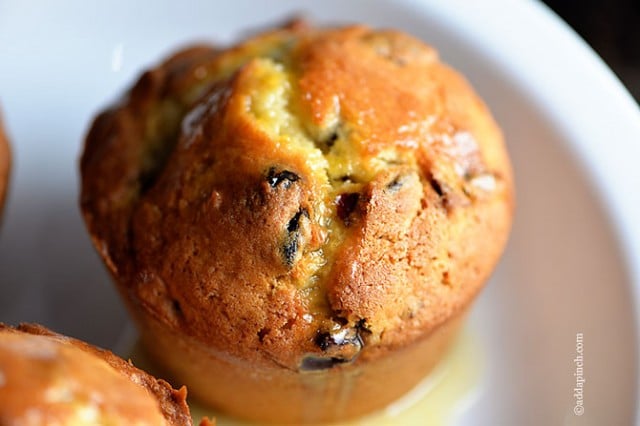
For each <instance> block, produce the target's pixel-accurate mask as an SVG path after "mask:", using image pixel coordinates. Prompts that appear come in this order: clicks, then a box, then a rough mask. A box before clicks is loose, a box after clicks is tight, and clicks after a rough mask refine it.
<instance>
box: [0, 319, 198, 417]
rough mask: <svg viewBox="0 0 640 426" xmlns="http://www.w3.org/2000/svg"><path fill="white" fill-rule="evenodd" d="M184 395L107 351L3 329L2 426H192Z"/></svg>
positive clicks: (40, 331)
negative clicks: (46, 425)
mask: <svg viewBox="0 0 640 426" xmlns="http://www.w3.org/2000/svg"><path fill="white" fill-rule="evenodd" d="M186 393H187V392H186V389H185V388H184V387H183V388H182V389H180V390H174V389H173V388H172V387H171V386H170V385H169V384H168V383H167V382H165V381H164V380H157V379H155V378H153V377H151V376H150V375H148V374H147V373H145V372H144V371H142V370H139V369H137V368H135V367H134V366H133V365H131V364H130V363H128V362H126V361H124V360H123V359H121V358H119V357H117V356H115V355H114V354H113V353H111V352H109V351H106V350H103V349H98V348H96V347H94V346H91V345H89V344H87V343H84V342H81V341H79V340H76V339H72V338H69V337H66V336H62V335H60V334H57V333H54V332H52V331H50V330H48V329H46V328H44V327H42V326H39V325H35V324H22V325H20V326H18V327H17V328H12V327H8V326H6V325H4V324H1V323H0V401H2V404H0V424H1V425H7V426H10V425H45V424H59V425H97V424H100V425H124V424H127V425H140V426H141V425H150V426H151V425H153V426H159V425H167V426H174V425H175V426H178V425H179V426H186V425H192V424H193V423H192V422H191V417H190V415H189V408H188V407H187V404H186V402H185V398H186Z"/></svg>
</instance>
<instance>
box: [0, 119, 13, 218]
mask: <svg viewBox="0 0 640 426" xmlns="http://www.w3.org/2000/svg"><path fill="white" fill-rule="evenodd" d="M10 164H11V152H10V151H9V140H8V139H7V136H6V135H5V133H4V129H3V127H2V119H1V117H0V214H1V213H2V207H3V206H4V201H5V199H6V196H7V187H8V186H9V168H10Z"/></svg>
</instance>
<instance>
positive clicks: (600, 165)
mask: <svg viewBox="0 0 640 426" xmlns="http://www.w3.org/2000/svg"><path fill="white" fill-rule="evenodd" d="M187 3H189V4H187ZM294 12H305V13H307V15H308V16H309V17H311V18H313V19H314V20H316V21H319V22H353V21H359V22H367V23H370V24H373V25H376V26H387V27H397V28H402V29H404V30H406V31H408V32H410V33H413V34H414V35H416V36H418V37H420V38H422V39H424V40H425V41H428V42H430V43H431V44H433V45H435V46H436V47H437V48H438V49H439V50H440V52H441V56H442V57H443V58H444V59H445V60H446V61H447V62H449V63H451V64H452V65H454V66H455V67H456V68H458V69H460V70H461V71H462V72H463V73H465V74H466V75H467V76H468V78H469V79H470V80H471V81H472V83H473V84H474V86H475V87H476V89H477V90H478V91H479V92H480V94H481V95H482V96H483V97H484V99H485V100H486V101H487V103H488V104H489V105H490V107H491V109H492V110H493V112H494V114H495V116H496V117H497V119H498V121H499V122H500V123H501V125H502V127H503V129H504V132H505V135H506V138H507V141H508V146H509V150H510V151H511V154H512V157H513V162H514V168H515V171H516V180H517V185H518V188H517V189H518V210H517V215H516V221H515V227H514V230H513V236H512V238H511V242H510V245H509V247H508V250H507V253H506V256H505V257H504V260H503V261H502V263H501V265H500V267H499V269H498V271H497V273H496V274H495V276H494V278H493V280H492V282H491V283H490V285H489V287H488V288H487V289H486V291H485V292H484V293H483V294H482V296H481V298H480V300H479V303H478V304H477V305H476V307H475V309H474V311H473V314H472V316H471V319H470V323H469V327H468V328H469V329H470V332H471V333H472V334H473V335H474V336H475V338H476V339H477V340H478V341H479V342H480V343H479V345H478V348H477V350H478V351H479V352H482V353H481V354H479V356H482V357H483V359H484V360H485V363H484V369H483V371H482V378H481V381H480V385H478V387H477V389H476V391H475V394H476V396H477V397H476V398H475V399H474V400H473V401H470V402H469V401H467V404H465V406H464V407H461V409H460V410H459V415H458V416H457V417H456V419H455V423H457V424H486V425H497V424H519V425H527V424H531V425H540V424H549V425H551V424H562V423H565V424H573V423H576V424H593V425H598V424H616V425H618V424H619V425H622V424H632V423H634V422H636V421H637V419H638V411H637V410H638V408H637V406H636V404H637V403H636V401H637V400H638V384H639V382H640V380H639V378H640V375H639V371H638V349H639V344H638V333H637V330H638V310H637V309H638V308H637V307H638V304H639V302H640V260H639V259H640V224H639V223H637V222H636V220H637V218H640V191H638V190H637V186H638V184H640V168H639V167H637V161H638V160H637V159H638V158H640V143H638V142H639V141H640V112H639V111H638V108H637V105H636V104H635V103H634V102H633V100H632V99H631V98H630V97H629V95H628V94H627V93H626V91H625V90H624V89H623V88H622V86H621V85H620V83H619V82H618V81H617V80H616V79H615V78H614V77H613V75H612V73H611V72H610V71H609V70H608V69H607V68H606V66H605V65H603V63H602V62H601V61H600V60H599V59H598V58H597V57H596V56H595V55H594V53H593V52H592V51H591V50H590V49H589V48H588V47H587V46H586V45H585V44H584V43H583V42H582V41H581V40H580V39H578V38H577V37H576V36H575V35H574V34H573V33H572V32H571V31H570V30H569V29H568V27H567V26H566V25H565V24H563V23H562V22H560V21H559V20H558V19H557V18H555V17H554V16H553V15H552V14H551V13H550V12H549V11H548V10H547V9H546V8H544V7H543V6H541V5H540V4H537V3H532V2H529V1H511V0H485V1H482V2H469V1H465V0H455V1H449V2H446V3H445V2H437V1H426V0H424V1H420V0H404V1H397V2H394V3H392V2H386V1H378V0H376V1H365V0H360V1H350V2H343V1H338V0H327V1H322V2H312V1H311V0H308V1H302V2H295V1H293V0H287V1H279V2H259V1H255V2H252V1H248V0H235V1H234V2H230V3H224V5H222V4H216V3H214V2H206V1H194V2H169V1H163V2H158V1H137V2H130V1H126V0H117V1H111V2H103V3H100V4H95V3H93V2H82V1H80V0H78V1H66V2H46V1H44V0H40V1H31V2H22V1H18V0H4V1H3V2H0V102H1V103H2V107H3V110H4V115H5V121H6V125H7V126H8V128H9V133H10V135H11V137H12V140H13V143H14V155H15V163H16V164H15V168H14V173H13V182H12V188H11V192H10V199H9V204H8V211H7V212H6V215H5V221H4V223H3V229H2V232H1V235H0V236H1V238H0V321H5V322H10V323H16V322H19V321H37V322H41V323H44V324H46V325H49V326H50V327H53V328H55V329H57V330H59V331H61V332H65V333H68V334H72V335H75V336H77V337H80V338H83V339H86V340H89V341H91V342H94V343H97V344H100V345H103V346H107V347H109V346H113V345H114V344H115V341H116V339H117V338H118V336H119V334H120V333H121V332H122V330H123V328H124V327H125V324H126V322H127V319H126V315H125V312H124V310H123V308H122V307H121V305H120V303H119V301H118V299H117V296H116V294H115V291H114V290H113V289H112V287H111V285H110V283H109V280H108V277H107V276H106V273H105V272H104V270H103V268H102V266H101V264H100V262H99V260H98V258H97V256H96V255H95V254H94V252H93V250H92V248H91V245H90V243H89V240H88V238H87V236H86V234H85V231H84V227H83V224H82V222H81V220H80V215H79V213H78V208H77V193H78V180H77V157H78V155H79V151H80V147H81V141H82V138H83V135H84V132H85V131H86V130H87V127H88V125H89V122H90V119H91V117H92V116H93V115H94V114H95V113H96V112H97V111H98V109H100V108H101V107H103V106H104V105H106V104H107V103H108V102H110V101H112V100H113V99H114V98H115V97H116V96H118V94H120V93H121V92H122V91H123V90H124V89H125V88H126V87H127V86H128V85H129V84H131V83H132V81H133V80H134V78H135V77H136V75H137V74H138V73H139V72H140V70H141V68H142V67H143V66H146V65H148V64H151V63H153V62H154V61H157V60H158V59H159V58H161V57H162V56H163V55H164V54H165V53H167V52H168V51H169V50H171V49H172V48H174V47H176V46H178V45H181V44H183V43H185V42H188V41H191V40H194V39H205V38H206V39H213V40H218V41H222V42H226V41H229V40H232V39H233V38H234V37H236V36H238V35H242V34H243V31H246V30H249V29H252V28H255V27H256V26H258V27H260V26H265V25H269V24H272V23H274V22H277V21H280V20H282V19H283V17H286V16H290V15H292V14H293V13H294ZM577 333H582V344H583V346H582V347H583V351H584V352H583V356H584V361H585V364H584V370H583V375H584V378H585V379H586V382H585V383H584V415H583V416H581V417H578V416H575V414H574V406H575V404H576V400H575V398H574V396H573V393H574V391H573V388H574V387H575V385H576V377H575V376H574V373H575V372H576V363H575V362H574V359H575V357H576V334H577Z"/></svg>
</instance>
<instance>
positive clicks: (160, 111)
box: [81, 22, 513, 403]
mask: <svg viewBox="0 0 640 426" xmlns="http://www.w3.org/2000/svg"><path fill="white" fill-rule="evenodd" d="M81 172H82V178H83V187H82V195H81V205H82V210H83V213H84V217H85V220H86V223H87V226H88V229H89V231H90V233H91V235H92V238H93V241H94V245H95V246H96V248H97V249H98V251H99V252H100V254H101V255H102V257H103V259H104V260H105V262H106V264H107V266H108V268H109V270H110V272H111V273H112V275H113V277H114V279H115V281H116V283H117V284H118V288H119V289H120V291H121V293H122V295H123V297H124V299H125V301H126V302H127V304H128V306H129V309H130V311H131V312H132V313H133V315H134V317H135V318H136V319H137V321H138V322H139V324H141V327H142V329H143V335H144V333H145V330H150V329H154V330H156V331H154V332H150V335H149V336H148V337H147V338H146V339H147V341H148V346H151V345H153V339H154V336H156V337H157V336H158V335H159V334H162V333H163V332H162V331H160V330H162V329H163V328H165V329H166V332H167V333H168V334H169V335H172V336H174V338H175V336H184V339H185V340H188V341H190V342H193V345H196V346H197V345H201V346H202V350H203V351H204V352H209V353H212V354H214V355H215V356H216V357H220V358H222V359H225V360H227V361H229V362H232V363H233V362H239V363H240V364H242V365H245V366H246V368H247V369H248V370H247V371H253V370H255V369H258V368H264V369H267V370H269V369H274V370H276V371H277V370H278V369H285V370H288V371H291V372H296V373H298V372H305V371H309V370H313V371H315V370H320V371H324V370H327V369H333V368H335V367H336V366H342V367H344V366H345V365H347V364H353V365H355V366H357V365H360V364H366V363H368V362H372V361H375V360H377V359H379V358H381V357H384V356H386V354H388V353H393V352H396V351H398V350H400V349H402V348H405V347H408V346H411V345H414V344H416V343H417V342H419V341H420V340H421V339H424V338H426V336H429V335H430V334H432V333H433V332H435V330H437V329H438V328H439V327H441V326H444V325H445V323H446V322H447V321H448V320H450V319H452V318H457V317H459V316H461V315H462V313H463V312H464V310H465V309H466V308H467V307H468V305H469V304H470V302H471V301H472V300H473V298H474V297H475V295H476V294H477V292H478V291H479V289H480V288H481V286H482V284H483V283H484V282H485V281H486V279H487V278H488V276H489V274H490V272H491V271H492V269H493V267H494V265H495V263H496V262H497V260H498V258H499V256H500V254H501V252H502V249H503V247H504V244H505V242H506V238H507V234H508V230H509V228H510V223H511V216H512V209H513V201H512V198H513V195H512V191H513V188H512V177H511V170H510V165H509V161H508V158H507V154H506V151H505V149H504V145H503V141H502V136H501V133H500V131H499V129H498V127H497V126H496V124H495V122H494V121H493V119H492V117H491V115H490V113H489V112H488V110H487V108H486V106H485V105H484V104H483V103H482V102H481V101H480V100H479V99H478V97H477V96H476V95H475V94H474V92H473V90H472V89H471V88H470V87H469V85H468V83H467V82H466V81H465V80H464V79H463V78H462V77H461V76H459V75H458V74H457V73H456V72H454V71H453V70H451V69H450V68H448V67H447V66H446V65H444V64H442V63H441V62H439V61H438V57H437V53H436V51H435V50H434V49H432V48H431V47H429V46H426V45H424V44H423V43H422V42H420V41H418V40H416V39H414V38H412V37H410V36H408V35H405V34H403V33H400V32H396V31H377V30H372V29H369V28H367V27H364V26H353V27H346V28H328V29H316V28H312V27H309V26H307V25H305V24H303V23H299V22H297V23H294V24H292V25H289V26H285V27H284V28H281V29H277V30H275V31H272V32H268V33H265V34H261V35H259V36H257V37H254V38H252V39H250V40H248V41H246V42H244V43H241V44H239V45H237V46H235V47H232V48H229V49H224V50H219V49H216V48H213V47H207V46H198V47H194V48H190V49H186V50H184V51H181V52H179V53H178V54H176V55H174V56H172V57H171V58H170V59H168V60H167V61H165V62H164V63H162V64H161V65H160V66H158V67H157V68H155V69H153V70H151V71H148V72H146V73H145V74H144V75H143V76H142V77H141V78H140V80H139V81H138V83H137V84H136V85H135V86H134V87H133V89H132V90H131V91H130V92H129V95H128V96H127V97H126V98H125V99H123V101H122V102H120V103H119V104H118V105H116V106H115V107H113V108H112V109H111V110H109V111H106V112H104V113H103V114H101V115H100V116H99V117H98V118H97V119H96V120H95V122H94V123H93V126H92V128H91V131H90V132H89V134H88V136H87V141H86V147H85V152H84V154H83V157H82V162H81ZM167 356H168V355H167ZM159 358H162V355H159ZM160 362H163V361H162V360H160ZM171 368H173V369H174V370H175V369H176V368H178V367H176V366H175V365H174V366H173V367H171ZM178 375H179V374H178ZM416 380H417V379H416ZM196 392H197V393H198V394H199V396H201V397H202V395H201V393H202V390H198V391H196ZM213 402H216V403H219V401H213Z"/></svg>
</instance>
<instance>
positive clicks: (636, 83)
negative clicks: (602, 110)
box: [544, 0, 640, 102]
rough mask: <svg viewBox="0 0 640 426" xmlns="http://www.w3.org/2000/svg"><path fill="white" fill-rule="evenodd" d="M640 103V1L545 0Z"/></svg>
mask: <svg viewBox="0 0 640 426" xmlns="http://www.w3.org/2000/svg"><path fill="white" fill-rule="evenodd" d="M544 3H546V4H547V6H549V7H550V8H551V9H553V10H554V11H555V12H556V13H557V14H558V15H560V17H562V19H564V20H565V21H566V22H567V23H568V24H569V25H570V26H571V27H572V28H573V29H574V30H575V31H576V32H577V33H578V34H580V35H581V36H582V38H584V39H585V40H586V41H587V43H589V44H590V45H591V47H593V49H594V50H596V51H597V52H598V54H599V55H600V56H601V57H602V59H604V61H605V62H606V63H607V64H608V65H609V66H610V67H611V69H613V71H614V72H615V73H616V74H617V76H618V78H619V79H620V80H622V82H623V83H624V84H625V86H627V88H628V89H629V91H630V92H631V94H632V95H633V97H634V98H635V99H636V102H640V1H638V0H612V1H606V0H582V1H580V2H576V1H575V0H546V1H545V2H544Z"/></svg>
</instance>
